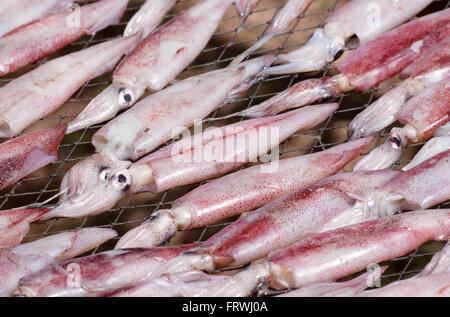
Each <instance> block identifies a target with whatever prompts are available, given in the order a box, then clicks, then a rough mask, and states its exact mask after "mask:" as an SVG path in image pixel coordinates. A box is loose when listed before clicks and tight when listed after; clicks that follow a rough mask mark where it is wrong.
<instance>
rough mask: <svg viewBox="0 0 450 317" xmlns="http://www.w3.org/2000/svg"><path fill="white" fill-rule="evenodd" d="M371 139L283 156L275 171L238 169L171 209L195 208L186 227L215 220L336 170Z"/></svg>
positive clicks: (251, 168)
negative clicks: (299, 154)
mask: <svg viewBox="0 0 450 317" xmlns="http://www.w3.org/2000/svg"><path fill="white" fill-rule="evenodd" d="M372 140H373V139H372V138H366V139H361V140H360V142H356V143H354V142H349V143H344V144H342V145H338V146H335V147H332V148H330V149H328V150H324V151H320V152H317V153H314V154H310V155H304V156H299V157H293V158H288V159H284V160H281V161H280V162H279V167H278V168H277V170H276V172H273V173H264V172H263V171H264V166H254V167H250V168H247V169H244V170H242V171H238V172H235V173H233V174H230V175H227V176H224V177H222V178H219V179H217V180H214V181H212V182H209V183H207V184H205V185H202V186H200V187H198V188H196V189H194V190H193V191H191V192H190V193H188V194H186V195H184V196H183V197H181V198H178V199H177V200H175V201H174V202H173V203H172V208H177V207H180V206H183V207H185V208H188V209H189V210H191V211H192V222H191V224H190V225H189V226H188V227H187V228H186V229H193V228H200V227H203V226H206V225H209V224H213V223H216V222H218V221H220V220H223V219H226V218H228V217H232V216H235V215H237V214H240V213H242V212H244V211H248V210H253V209H255V208H258V207H260V206H263V205H265V204H267V203H268V202H270V201H272V200H274V199H276V198H278V197H280V196H281V195H283V194H287V193H289V192H292V191H294V190H295V189H298V188H302V187H305V186H308V185H311V184H313V183H315V182H317V181H319V180H321V179H323V178H325V177H327V176H330V175H332V174H334V173H336V172H337V171H339V170H340V169H342V168H343V167H344V166H345V165H346V164H347V163H348V162H349V161H351V160H352V159H354V158H355V157H356V156H358V155H359V154H360V153H361V152H362V151H363V150H364V149H365V148H366V147H367V146H368V145H369V144H370V143H371V142H372ZM268 164H270V163H266V164H265V165H266V166H267V165H268Z"/></svg>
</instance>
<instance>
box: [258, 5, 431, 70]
mask: <svg viewBox="0 0 450 317" xmlns="http://www.w3.org/2000/svg"><path fill="white" fill-rule="evenodd" d="M431 2H432V1H430V0H426V1H422V0H415V1H408V0H400V1H390V0H376V1H373V0H352V1H350V2H349V3H347V4H346V5H344V6H343V7H341V8H339V9H338V10H336V11H335V12H334V13H333V14H331V15H330V16H329V17H328V18H327V19H326V20H325V22H324V23H323V25H322V27H320V28H317V29H316V30H315V31H314V33H313V35H312V36H311V37H310V39H309V40H308V42H307V43H306V44H305V45H304V46H302V47H300V48H299V49H296V50H294V51H292V52H290V53H287V54H281V55H280V56H279V58H278V61H279V63H282V64H283V65H278V66H274V67H272V68H270V69H268V70H267V71H266V74H286V73H294V72H295V73H300V72H309V71H317V70H320V69H322V68H323V67H324V66H326V65H327V63H330V62H332V61H333V60H334V59H335V57H336V55H337V54H338V53H339V52H340V51H342V50H343V49H344V47H345V41H346V40H348V39H350V37H351V36H353V35H356V37H357V38H358V40H359V42H360V43H361V44H366V43H367V42H369V41H372V40H373V39H375V38H376V37H378V36H380V35H381V34H382V33H384V32H386V31H389V30H391V29H392V28H394V27H396V26H398V25H400V24H402V23H403V22H405V21H407V20H408V19H409V18H411V17H413V16H414V15H416V14H417V13H419V12H420V11H421V10H422V9H424V8H425V7H426V6H427V5H428V4H430V3H431ZM385 46H386V45H385ZM384 50H386V48H384ZM379 52H380V51H376V53H375V54H377V55H381V54H379ZM371 54H373V52H372V53H371ZM340 71H341V70H340ZM341 72H342V71H341Z"/></svg>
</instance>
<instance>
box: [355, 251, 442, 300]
mask: <svg viewBox="0 0 450 317" xmlns="http://www.w3.org/2000/svg"><path fill="white" fill-rule="evenodd" d="M356 296H360V297H397V296H401V297H406V296H413V297H425V296H427V297H429V296H432V297H437V296H444V297H449V296H450V243H447V245H446V246H445V247H444V248H443V249H442V250H441V251H440V252H438V253H436V254H435V255H434V256H433V258H432V259H431V261H430V262H429V263H428V264H427V266H426V267H425V268H424V269H423V270H422V271H421V272H420V273H419V274H417V275H415V276H413V277H412V278H409V279H407V280H402V281H398V282H394V283H391V284H389V285H387V286H385V287H382V288H378V289H373V290H368V291H365V292H362V293H359V294H356Z"/></svg>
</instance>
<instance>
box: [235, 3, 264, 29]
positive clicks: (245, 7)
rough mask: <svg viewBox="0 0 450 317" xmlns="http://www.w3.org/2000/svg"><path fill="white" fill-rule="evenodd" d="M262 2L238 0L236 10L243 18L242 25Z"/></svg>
mask: <svg viewBox="0 0 450 317" xmlns="http://www.w3.org/2000/svg"><path fill="white" fill-rule="evenodd" d="M260 1H261V0H236V1H235V4H236V10H237V11H238V13H239V15H240V16H241V24H242V23H243V22H244V21H245V20H246V19H247V17H248V16H249V15H250V13H252V11H253V10H254V9H255V8H256V6H257V5H258V3H259V2H260Z"/></svg>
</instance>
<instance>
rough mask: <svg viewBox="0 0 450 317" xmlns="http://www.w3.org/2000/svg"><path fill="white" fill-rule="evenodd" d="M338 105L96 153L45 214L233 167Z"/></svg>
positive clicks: (94, 205) (76, 210) (99, 206)
mask: <svg viewBox="0 0 450 317" xmlns="http://www.w3.org/2000/svg"><path fill="white" fill-rule="evenodd" d="M337 108H338V104H336V103H334V104H324V105H317V106H311V107H306V108H302V109H298V110H295V111H291V112H288V113H285V114H281V115H278V116H274V117H270V118H258V119H253V120H246V121H242V122H238V123H235V124H231V125H228V126H224V127H221V128H215V129H211V130H208V131H205V132H204V133H198V134H195V135H194V136H192V137H186V138H183V139H181V140H179V141H177V142H174V143H172V144H170V145H168V146H166V147H163V148H161V149H160V150H158V151H156V152H154V153H152V154H150V155H147V156H145V157H143V158H142V159H140V160H139V161H137V162H135V163H131V162H129V161H122V160H119V159H118V158H117V157H116V156H115V155H112V154H110V155H108V154H107V153H108V152H102V153H97V154H94V155H93V156H91V157H89V158H87V159H85V160H83V162H81V163H79V164H76V165H75V166H73V167H72V168H71V169H70V170H69V171H68V172H67V174H66V175H65V176H64V178H63V180H62V183H61V192H62V193H64V194H63V196H62V197H61V200H60V202H59V204H58V205H57V206H56V207H55V208H54V209H53V210H52V211H50V212H49V213H47V214H46V215H45V216H44V219H49V218H52V217H84V216H86V215H95V214H98V213H101V212H103V211H106V210H108V209H109V208H111V207H113V206H114V205H115V204H116V203H117V202H118V201H119V200H120V199H121V198H123V197H125V196H126V195H129V194H131V193H138V192H143V191H150V192H154V193H159V192H163V191H166V190H168V189H170V188H174V187H177V186H183V185H188V184H193V183H196V182H199V181H202V180H206V179H209V178H212V177H216V176H219V175H222V174H225V173H228V172H230V171H232V170H234V169H236V168H238V167H240V166H242V165H244V164H245V163H247V162H249V161H252V160H256V158H257V157H259V156H261V155H263V154H266V153H267V152H269V151H270V150H271V149H272V148H274V147H276V146H277V145H278V144H279V143H280V142H283V141H284V140H286V139H287V138H288V137H289V136H291V135H292V134H293V133H294V132H297V131H299V130H305V129H310V128H312V127H315V126H316V125H318V124H319V123H321V122H323V121H324V120H325V119H326V118H328V117H329V116H330V115H331V114H332V113H333V112H334V111H335V110H336V109H337ZM100 192H101V193H102V195H101V196H99V195H98V193H100Z"/></svg>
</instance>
